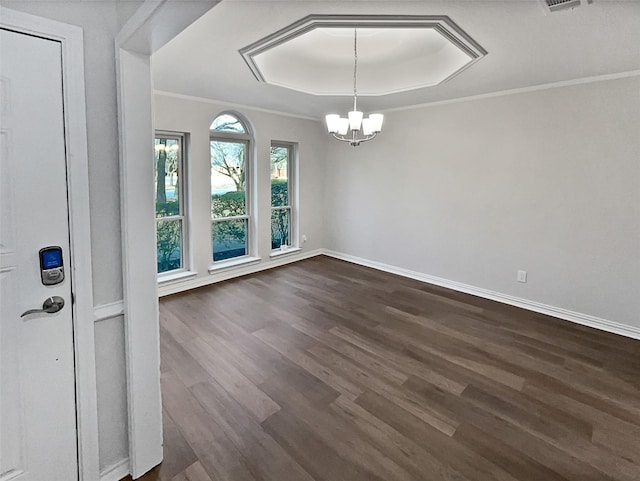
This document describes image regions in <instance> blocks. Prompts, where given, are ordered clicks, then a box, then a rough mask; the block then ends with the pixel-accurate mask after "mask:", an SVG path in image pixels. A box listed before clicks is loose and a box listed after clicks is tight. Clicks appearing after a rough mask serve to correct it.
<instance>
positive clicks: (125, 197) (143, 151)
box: [115, 0, 221, 479]
mask: <svg viewBox="0 0 640 481" xmlns="http://www.w3.org/2000/svg"><path fill="white" fill-rule="evenodd" d="M220 1H221V0H199V1H197V2H184V1H182V0H145V1H144V3H143V4H142V5H141V6H140V7H139V8H138V10H136V11H135V12H134V14H133V15H132V16H131V18H129V20H128V21H127V23H125V25H124V26H123V27H122V29H121V30H120V32H119V33H118V35H117V36H116V38H115V53H116V82H117V93H118V133H119V147H120V151H119V158H120V216H121V225H122V278H123V293H124V296H123V297H124V299H123V303H124V334H125V354H126V372H127V408H128V428H129V432H128V435H129V473H130V474H131V475H132V477H133V478H134V479H137V478H138V477H140V476H142V475H143V474H144V473H146V472H147V471H149V470H150V469H151V468H153V467H154V466H156V465H157V464H159V463H160V462H161V461H162V455H163V452H162V400H161V393H160V329H159V323H158V282H157V262H156V234H155V206H154V202H153V198H154V195H153V156H154V153H153V139H154V135H155V132H154V127H153V79H152V75H151V54H153V53H154V52H156V51H157V50H158V49H160V48H161V47H162V46H163V45H165V44H166V43H167V42H169V41H170V40H171V39H173V38H174V37H175V36H176V35H178V34H179V33H180V32H181V31H182V30H183V29H184V28H186V27H188V26H189V25H191V24H192V23H193V22H194V21H195V20H197V19H198V18H199V17H200V16H201V15H203V14H204V13H205V12H207V11H208V10H210V9H211V8H213V7H214V6H215V5H216V4H218V3H219V2H220ZM145 159H147V160H145Z"/></svg>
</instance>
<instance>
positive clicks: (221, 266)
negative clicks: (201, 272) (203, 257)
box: [209, 257, 262, 274]
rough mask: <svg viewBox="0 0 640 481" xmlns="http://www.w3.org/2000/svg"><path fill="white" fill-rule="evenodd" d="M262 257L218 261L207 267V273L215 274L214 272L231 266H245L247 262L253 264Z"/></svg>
mask: <svg viewBox="0 0 640 481" xmlns="http://www.w3.org/2000/svg"><path fill="white" fill-rule="evenodd" d="M261 260H262V257H243V258H241V259H232V260H229V261H220V262H218V263H216V264H214V265H212V266H211V267H209V274H215V273H216V272H219V271H222V270H225V269H230V268H232V267H240V266H245V265H247V264H255V263H257V262H260V261H261Z"/></svg>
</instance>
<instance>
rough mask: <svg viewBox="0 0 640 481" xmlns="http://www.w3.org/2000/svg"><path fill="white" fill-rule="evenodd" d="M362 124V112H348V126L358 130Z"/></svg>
mask: <svg viewBox="0 0 640 481" xmlns="http://www.w3.org/2000/svg"><path fill="white" fill-rule="evenodd" d="M361 125H362V112H358V111H357V110H352V111H351V112H349V128H350V129H351V130H355V131H358V130H360V126H361Z"/></svg>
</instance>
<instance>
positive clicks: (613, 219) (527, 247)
mask: <svg viewBox="0 0 640 481" xmlns="http://www.w3.org/2000/svg"><path fill="white" fill-rule="evenodd" d="M639 133H640V79H639V78H638V77H633V78H627V79H619V80H611V81H601V82H596V83H589V84H582V85H575V86H570V87H563V88H554V89H549V90H540V91H535V92H529V93H522V94H516V95H505V96H500V97H493V98H485V99H479V100H471V101H463V102H457V103H449V104H444V105H439V106H431V107H423V108H418V109H414V110H408V111H404V112H392V113H389V114H388V115H387V116H386V118H385V127H384V131H383V133H382V134H381V135H380V136H379V137H378V138H377V139H376V140H375V141H373V142H371V143H370V144H364V145H362V146H361V147H358V148H356V149H353V148H351V147H349V146H346V145H343V144H338V143H333V144H331V145H330V146H328V152H327V179H326V193H325V212H326V226H327V246H326V247H328V248H329V249H332V250H335V251H339V252H342V253H346V254H349V255H352V256H356V257H360V258H364V259H368V260H372V261H377V262H381V263H385V264H390V265H392V266H397V267H401V268H405V269H410V270H413V271H417V272H419V273H424V274H428V275H431V276H437V277H440V278H443V279H447V280H451V281H457V282H461V283H464V284H468V285H471V286H476V287H480V288H483V289H488V290H491V291H497V292H499V293H503V294H508V295H511V296H516V297H518V298H523V299H527V300H531V301H536V302H540V303H544V304H547V305H551V306H555V307H560V308H564V309H568V310H571V311H576V312H578V313H583V314H588V315H591V316H596V317H598V318H603V319H607V320H610V321H615V322H619V323H622V324H626V325H631V326H635V327H640V301H639V300H638V294H639V293H640V277H639V276H638V272H640V135H639ZM518 269H524V270H526V271H528V274H529V278H528V281H527V283H526V284H522V283H518V282H516V270H518Z"/></svg>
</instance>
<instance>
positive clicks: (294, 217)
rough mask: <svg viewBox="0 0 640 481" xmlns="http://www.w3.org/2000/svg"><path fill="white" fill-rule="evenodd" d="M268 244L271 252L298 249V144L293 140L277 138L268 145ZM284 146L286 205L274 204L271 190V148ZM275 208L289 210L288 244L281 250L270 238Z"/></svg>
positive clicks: (271, 237)
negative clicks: (285, 154)
mask: <svg viewBox="0 0 640 481" xmlns="http://www.w3.org/2000/svg"><path fill="white" fill-rule="evenodd" d="M269 147H270V148H269V204H270V209H269V238H270V240H269V245H271V253H272V255H273V254H274V253H279V252H283V251H284V252H287V251H289V250H292V249H298V248H299V245H298V237H299V236H298V222H297V221H298V212H297V206H298V181H297V173H298V169H297V163H298V146H297V144H296V143H294V142H285V141H279V140H272V141H271V144H270V146H269ZM273 147H278V148H285V149H287V151H288V154H287V200H288V204H287V205H286V206H274V205H273V200H272V192H271V148H273ZM277 210H288V211H289V244H288V245H287V247H286V248H285V249H284V250H283V249H282V247H276V248H274V247H273V243H272V242H271V240H272V239H273V225H272V223H271V222H272V221H271V219H272V215H273V212H274V211H277Z"/></svg>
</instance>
